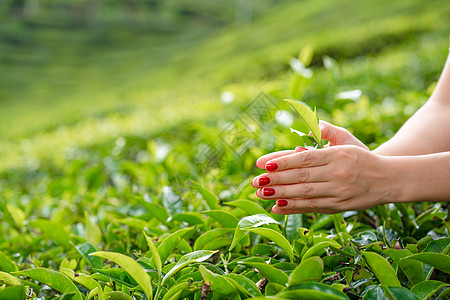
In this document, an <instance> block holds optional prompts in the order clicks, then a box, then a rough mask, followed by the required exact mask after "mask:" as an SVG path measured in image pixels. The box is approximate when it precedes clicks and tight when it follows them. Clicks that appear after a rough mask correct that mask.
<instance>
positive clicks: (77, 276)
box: [59, 269, 102, 291]
mask: <svg viewBox="0 0 450 300" xmlns="http://www.w3.org/2000/svg"><path fill="white" fill-rule="evenodd" d="M59 271H60V272H61V273H62V274H64V275H66V276H67V277H69V278H70V279H72V280H73V281H75V282H77V283H79V284H81V285H82V286H84V287H86V288H87V289H88V290H90V291H91V290H93V289H95V288H99V290H100V291H101V290H102V288H101V286H100V284H99V283H98V282H97V281H95V280H94V279H92V277H91V276H89V275H86V274H83V273H75V272H74V271H73V270H70V269H61V270H59Z"/></svg>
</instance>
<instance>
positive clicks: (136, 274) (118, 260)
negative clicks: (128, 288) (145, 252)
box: [89, 251, 153, 299]
mask: <svg viewBox="0 0 450 300" xmlns="http://www.w3.org/2000/svg"><path fill="white" fill-rule="evenodd" d="M89 255H92V256H98V257H102V258H106V259H109V260H110V261H112V262H114V263H115V264H117V265H118V266H120V267H121V268H122V269H124V270H125V271H127V273H128V274H130V276H131V277H132V278H133V279H134V280H136V282H137V283H138V284H139V286H140V287H141V288H142V289H143V290H144V293H145V294H146V295H147V298H149V299H152V298H153V290H152V284H151V282H150V277H148V275H147V273H146V272H145V270H144V268H143V267H142V266H141V265H140V264H139V263H138V262H136V261H135V260H134V259H132V258H131V257H128V256H126V255H123V254H121V253H116V252H105V251H99V252H94V253H91V254H89Z"/></svg>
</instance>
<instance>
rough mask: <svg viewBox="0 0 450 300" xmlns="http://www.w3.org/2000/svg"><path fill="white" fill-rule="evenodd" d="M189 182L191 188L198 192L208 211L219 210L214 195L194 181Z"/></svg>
mask: <svg viewBox="0 0 450 300" xmlns="http://www.w3.org/2000/svg"><path fill="white" fill-rule="evenodd" d="M190 181H191V182H192V186H193V187H194V188H195V189H197V190H198V191H199V192H200V194H201V195H202V197H203V199H204V200H205V202H206V205H207V206H208V208H209V209H219V205H218V204H219V199H218V198H217V196H216V195H215V194H213V193H211V192H210V191H208V190H207V189H206V188H205V187H204V186H202V185H201V184H200V183H198V182H197V181H194V180H192V179H191V180H190Z"/></svg>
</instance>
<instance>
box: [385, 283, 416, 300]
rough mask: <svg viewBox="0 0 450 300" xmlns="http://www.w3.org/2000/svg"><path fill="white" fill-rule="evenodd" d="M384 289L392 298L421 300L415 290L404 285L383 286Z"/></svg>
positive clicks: (395, 299)
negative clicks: (412, 290)
mask: <svg viewBox="0 0 450 300" xmlns="http://www.w3.org/2000/svg"><path fill="white" fill-rule="evenodd" d="M383 289H384V290H385V291H386V292H387V294H389V298H390V299H394V300H403V299H408V300H420V299H419V298H418V297H417V296H416V295H415V294H414V293H413V292H411V291H410V290H408V289H407V288H405V287H403V286H383Z"/></svg>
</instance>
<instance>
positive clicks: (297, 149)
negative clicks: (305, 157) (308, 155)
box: [295, 146, 308, 152]
mask: <svg viewBox="0 0 450 300" xmlns="http://www.w3.org/2000/svg"><path fill="white" fill-rule="evenodd" d="M305 150H308V148H305V147H302V146H297V147H295V152H301V151H305Z"/></svg>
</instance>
